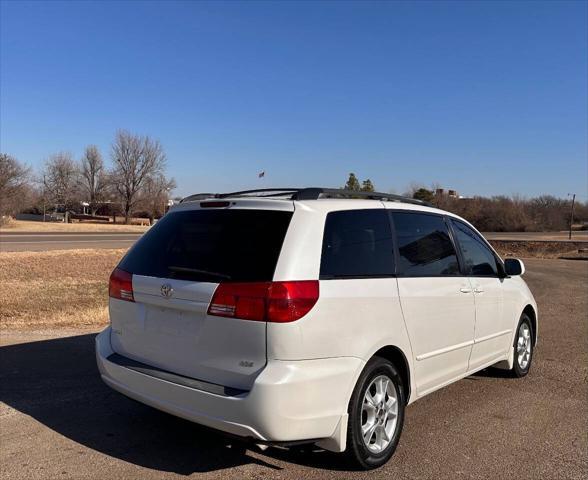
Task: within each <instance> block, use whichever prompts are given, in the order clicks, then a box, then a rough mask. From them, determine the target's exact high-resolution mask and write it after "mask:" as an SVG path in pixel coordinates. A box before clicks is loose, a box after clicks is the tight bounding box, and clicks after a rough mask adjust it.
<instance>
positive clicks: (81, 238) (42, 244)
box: [0, 232, 141, 252]
mask: <svg viewBox="0 0 588 480" xmlns="http://www.w3.org/2000/svg"><path fill="white" fill-rule="evenodd" d="M140 236H141V234H140V233H116V232H114V233H112V232H108V233H107V232H104V233H100V232H92V233H83V232H71V233H70V232H54V233H51V232H43V233H32V232H31V233H21V232H0V252H22V251H30V252H39V251H45V250H69V249H77V248H128V247H130V246H131V245H132V244H133V243H135V242H136V241H137V239H138V238H139V237H140Z"/></svg>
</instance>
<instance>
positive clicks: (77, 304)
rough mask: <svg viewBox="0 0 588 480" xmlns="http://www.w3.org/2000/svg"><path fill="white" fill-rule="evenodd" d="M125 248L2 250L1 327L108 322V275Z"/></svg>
mask: <svg viewBox="0 0 588 480" xmlns="http://www.w3.org/2000/svg"><path fill="white" fill-rule="evenodd" d="M125 251H126V250H125V249H116V250H110V249H105V250H67V251H64V250H56V251H49V252H0V330H8V329H11V330H45V329H53V328H70V327H71V328H88V329H90V328H94V329H95V328H98V327H100V326H102V325H105V324H106V323H107V298H108V277H109V276H110V272H111V271H112V269H113V268H114V266H115V265H116V264H117V263H118V261H119V259H120V258H121V257H122V256H123V254H124V253H125Z"/></svg>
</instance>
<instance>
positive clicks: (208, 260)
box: [110, 202, 293, 389]
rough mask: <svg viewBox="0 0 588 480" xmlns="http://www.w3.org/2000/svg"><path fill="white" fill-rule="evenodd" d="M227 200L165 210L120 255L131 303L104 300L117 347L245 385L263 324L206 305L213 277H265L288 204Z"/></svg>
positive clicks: (262, 348) (255, 368) (257, 364)
mask: <svg viewBox="0 0 588 480" xmlns="http://www.w3.org/2000/svg"><path fill="white" fill-rule="evenodd" d="M226 203H227V204H229V202H226ZM234 203H235V202H231V203H230V206H229V207H228V208H194V209H189V210H186V209H184V210H179V211H172V212H170V213H168V214H167V215H166V216H165V217H164V218H163V219H162V220H161V221H159V222H158V223H157V224H156V225H155V226H154V227H153V228H152V229H151V230H150V231H149V232H148V233H146V234H145V235H144V236H143V237H142V238H141V239H140V240H139V242H137V244H136V245H135V246H134V247H133V248H132V249H131V250H130V251H129V252H128V254H127V255H126V256H125V257H124V258H123V260H122V261H121V263H120V264H119V268H120V269H122V270H124V271H126V272H129V273H131V274H132V286H133V295H134V302H129V301H124V300H118V299H111V301H110V319H111V323H112V335H111V343H112V347H113V349H114V351H115V352H116V353H118V354H120V355H123V356H125V357H128V358H131V359H133V360H137V361H140V362H143V363H146V364H148V365H152V366H155V367H158V368H161V369H164V370H167V371H170V372H174V373H177V374H180V375H184V376H187V377H190V378H195V379H199V380H204V381H208V382H212V383H218V384H221V385H225V386H230V387H235V388H243V389H248V388H249V387H250V386H251V384H252V383H253V381H254V379H255V377H256V376H257V374H258V373H259V371H260V370H261V369H262V368H263V367H264V366H265V364H266V323H265V322H262V321H249V320H242V319H236V318H225V317H218V316H210V315H207V310H208V306H209V304H210V300H211V298H212V296H213V294H214V292H215V290H216V288H217V286H218V285H219V283H220V282H267V281H271V280H272V278H273V274H274V269H275V266H276V263H277V260H278V257H279V254H280V250H281V247H282V243H283V240H284V237H285V234H286V231H287V228H288V225H289V222H290V218H291V216H292V210H293V205H292V203H291V202H280V203H277V202H276V205H278V206H279V207H280V208H279V209H258V208H256V209H251V208H238V206H235V205H234ZM268 203H271V202H268ZM276 205H274V208H275V207H276Z"/></svg>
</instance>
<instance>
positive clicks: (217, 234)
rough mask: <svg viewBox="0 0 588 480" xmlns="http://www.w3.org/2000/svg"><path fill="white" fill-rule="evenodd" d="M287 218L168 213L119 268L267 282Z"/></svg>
mask: <svg viewBox="0 0 588 480" xmlns="http://www.w3.org/2000/svg"><path fill="white" fill-rule="evenodd" d="M291 217H292V213H291V212H282V211H270V210H187V211H180V212H171V213H169V214H167V215H166V216H165V217H163V218H162V219H161V220H160V221H159V222H157V224H156V225H155V226H154V227H152V228H151V229H150V230H149V231H148V232H147V233H146V234H145V235H143V237H142V238H141V239H140V240H139V241H138V242H137V244H136V245H135V246H134V247H133V248H132V249H131V251H130V252H129V253H128V254H127V255H126V256H125V258H124V259H123V260H122V262H121V264H120V265H119V266H120V268H122V269H123V270H126V271H128V272H131V273H135V274H138V275H147V276H150V277H164V278H178V279H182V280H196V281H212V282H218V281H220V280H233V281H269V280H272V277H273V274H274V269H275V268H276V263H277V260H278V256H279V254H280V250H281V248H282V242H283V240H284V236H285V234H286V229H287V228H288V224H289V222H290V218H291Z"/></svg>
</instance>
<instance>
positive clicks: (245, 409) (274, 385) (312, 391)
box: [96, 327, 364, 451]
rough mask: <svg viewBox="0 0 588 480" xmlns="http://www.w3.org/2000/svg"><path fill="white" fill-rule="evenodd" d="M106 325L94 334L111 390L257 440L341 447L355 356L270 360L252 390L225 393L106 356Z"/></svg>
mask: <svg viewBox="0 0 588 480" xmlns="http://www.w3.org/2000/svg"><path fill="white" fill-rule="evenodd" d="M113 353H114V352H113V350H112V347H111V345H110V327H109V328H107V329H106V330H104V331H103V332H102V333H100V334H99V335H98V336H97V337H96V359H97V363H98V368H99V370H100V374H101V376H102V380H103V381H104V382H105V383H106V384H107V385H108V386H110V387H111V388H113V389H114V390H117V391H119V392H121V393H123V394H124V395H126V396H128V397H131V398H133V399H135V400H138V401H139V402H142V403H145V404H147V405H150V406H152V407H154V408H157V409H159V410H162V411H164V412H167V413H170V414H172V415H175V416H178V417H182V418H185V419H187V420H190V421H193V422H196V423H199V424H202V425H206V426H208V427H211V428H214V429H217V430H221V431H223V432H227V433H229V434H232V435H237V436H240V437H246V438H252V439H254V440H259V441H260V442H298V441H303V440H315V439H324V440H323V441H322V442H320V443H321V445H322V446H323V447H324V448H327V449H329V450H333V451H343V450H344V449H345V436H346V431H347V428H346V425H347V404H348V402H349V398H350V395H351V391H352V389H353V386H354V384H355V380H356V378H357V377H358V376H359V373H360V371H361V369H362V368H363V366H364V362H363V361H362V360H360V359H358V358H355V357H339V358H328V359H318V360H301V361H287V362H285V361H275V360H273V361H270V362H268V364H267V366H266V367H265V369H264V370H263V371H262V372H261V373H260V374H259V376H258V377H257V379H256V380H255V382H254V384H253V387H252V389H251V390H250V391H249V392H247V393H244V394H241V395H237V396H224V395H217V394H215V393H210V392H206V391H202V390H198V389H196V388H190V387H188V386H185V385H181V384H178V383H173V382H170V381H166V380H164V379H161V378H156V377H153V376H150V375H146V374H144V373H140V372H138V371H135V370H133V369H130V368H126V367H125V366H121V365H119V364H117V363H114V362H111V361H109V360H108V357H109V356H110V355H112V354H113Z"/></svg>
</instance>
